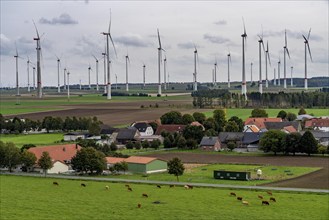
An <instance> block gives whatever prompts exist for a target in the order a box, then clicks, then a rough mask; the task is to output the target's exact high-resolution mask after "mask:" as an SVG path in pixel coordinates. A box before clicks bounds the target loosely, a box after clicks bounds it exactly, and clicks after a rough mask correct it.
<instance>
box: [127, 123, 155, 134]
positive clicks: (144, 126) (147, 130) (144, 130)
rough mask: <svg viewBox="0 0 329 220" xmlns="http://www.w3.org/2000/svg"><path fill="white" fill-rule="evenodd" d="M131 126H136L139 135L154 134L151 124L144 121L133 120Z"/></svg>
mask: <svg viewBox="0 0 329 220" xmlns="http://www.w3.org/2000/svg"><path fill="white" fill-rule="evenodd" d="M131 127H135V128H137V130H138V131H139V133H140V135H141V136H151V135H153V134H154V131H153V128H152V126H151V125H149V124H148V123H146V122H134V123H133V124H132V125H131Z"/></svg>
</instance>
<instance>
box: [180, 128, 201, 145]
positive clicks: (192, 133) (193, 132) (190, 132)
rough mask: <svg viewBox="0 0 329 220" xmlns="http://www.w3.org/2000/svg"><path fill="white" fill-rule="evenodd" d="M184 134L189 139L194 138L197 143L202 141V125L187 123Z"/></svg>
mask: <svg viewBox="0 0 329 220" xmlns="http://www.w3.org/2000/svg"><path fill="white" fill-rule="evenodd" d="M183 136H184V138H185V139H186V140H187V139H194V140H196V142H197V143H200V141H201V139H202V138H203V130H202V127H201V126H193V125H187V126H186V127H185V128H184V130H183Z"/></svg>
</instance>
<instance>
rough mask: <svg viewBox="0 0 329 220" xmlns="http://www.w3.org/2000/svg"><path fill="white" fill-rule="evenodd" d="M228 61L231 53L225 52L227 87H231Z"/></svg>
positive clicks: (229, 61)
mask: <svg viewBox="0 0 329 220" xmlns="http://www.w3.org/2000/svg"><path fill="white" fill-rule="evenodd" d="M230 63H232V61H231V53H230V52H229V53H228V54H227V87H228V88H231V81H230Z"/></svg>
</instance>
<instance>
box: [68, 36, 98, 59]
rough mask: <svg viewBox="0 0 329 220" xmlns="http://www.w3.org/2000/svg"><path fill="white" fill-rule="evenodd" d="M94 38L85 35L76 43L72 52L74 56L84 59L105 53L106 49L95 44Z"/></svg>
mask: <svg viewBox="0 0 329 220" xmlns="http://www.w3.org/2000/svg"><path fill="white" fill-rule="evenodd" d="M92 39H93V37H92V36H85V35H83V36H82V37H81V38H80V39H78V40H77V41H76V44H75V45H74V47H73V48H72V49H71V50H70V52H71V53H73V54H74V55H79V56H83V57H89V56H91V54H92V53H93V54H97V53H99V52H100V51H103V50H104V48H102V47H101V46H100V44H98V43H97V42H94V41H93V40H92Z"/></svg>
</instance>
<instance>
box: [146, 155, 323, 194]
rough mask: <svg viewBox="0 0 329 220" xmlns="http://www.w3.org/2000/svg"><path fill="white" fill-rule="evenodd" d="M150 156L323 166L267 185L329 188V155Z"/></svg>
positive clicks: (201, 160)
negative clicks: (314, 170) (308, 172)
mask: <svg viewBox="0 0 329 220" xmlns="http://www.w3.org/2000/svg"><path fill="white" fill-rule="evenodd" d="M148 156H150V157H158V158H160V159H164V160H170V159H172V158H173V157H178V158H180V159H181V160H182V162H183V163H192V164H195V163H200V164H205V163H208V164H209V163H234V164H263V165H266V164H269V165H272V166H273V165H274V166H302V167H323V169H321V170H319V171H316V172H313V173H310V174H307V175H304V176H301V177H297V178H293V179H289V180H284V181H280V182H276V183H271V184H267V186H276V187H292V188H311V189H329V160H328V157H307V156H233V155H220V154H218V155H216V154H195V153H166V154H152V155H148Z"/></svg>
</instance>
